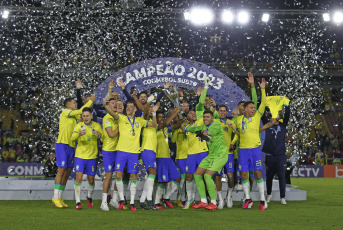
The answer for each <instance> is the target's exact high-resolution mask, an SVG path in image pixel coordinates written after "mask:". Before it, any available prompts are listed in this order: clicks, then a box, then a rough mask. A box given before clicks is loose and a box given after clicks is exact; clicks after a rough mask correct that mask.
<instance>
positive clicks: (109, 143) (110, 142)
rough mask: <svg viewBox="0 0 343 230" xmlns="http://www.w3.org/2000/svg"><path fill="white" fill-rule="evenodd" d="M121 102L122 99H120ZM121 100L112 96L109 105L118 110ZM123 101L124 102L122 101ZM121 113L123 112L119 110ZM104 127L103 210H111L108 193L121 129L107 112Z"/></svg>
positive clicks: (103, 121)
mask: <svg viewBox="0 0 343 230" xmlns="http://www.w3.org/2000/svg"><path fill="white" fill-rule="evenodd" d="M120 102H121V101H120ZM117 103H118V104H119V101H116V100H115V99H114V98H110V99H109V100H108V103H107V105H108V106H109V107H110V108H111V109H112V110H113V111H115V112H117V105H116V104H117ZM121 103H122V102H121ZM119 114H121V112H119ZM102 127H103V133H104V136H103V139H102V142H103V146H102V157H103V162H104V168H105V173H106V176H105V179H104V182H103V185H102V186H103V187H102V190H103V191H102V202H101V206H100V208H101V210H103V211H109V208H108V205H107V195H108V191H109V187H110V184H111V180H112V175H113V172H114V167H115V160H116V156H117V152H116V147H117V144H118V138H119V129H118V124H115V122H114V120H113V117H112V116H111V115H110V114H106V115H105V116H104V118H103V120H102Z"/></svg>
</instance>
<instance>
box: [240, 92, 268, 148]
mask: <svg viewBox="0 0 343 230" xmlns="http://www.w3.org/2000/svg"><path fill="white" fill-rule="evenodd" d="M265 106H266V91H265V89H262V100H261V104H260V107H259V108H258V110H257V111H256V112H255V114H254V116H253V117H249V118H247V117H245V115H241V116H239V117H237V126H236V127H237V129H238V131H239V133H240V144H239V148H241V149H252V148H256V147H258V146H260V145H261V139H260V122H261V117H262V115H263V113H264V110H265Z"/></svg>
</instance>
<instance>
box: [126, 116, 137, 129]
mask: <svg viewBox="0 0 343 230" xmlns="http://www.w3.org/2000/svg"><path fill="white" fill-rule="evenodd" d="M127 119H128V120H129V122H130V124H131V127H132V133H135V119H136V117H133V121H132V122H131V120H130V118H129V116H127Z"/></svg>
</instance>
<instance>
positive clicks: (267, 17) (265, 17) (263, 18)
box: [262, 13, 270, 22]
mask: <svg viewBox="0 0 343 230" xmlns="http://www.w3.org/2000/svg"><path fill="white" fill-rule="evenodd" d="M269 17H270V15H269V14H267V13H264V14H263V15H262V22H268V21H269Z"/></svg>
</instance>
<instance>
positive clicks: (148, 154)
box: [141, 150, 157, 172]
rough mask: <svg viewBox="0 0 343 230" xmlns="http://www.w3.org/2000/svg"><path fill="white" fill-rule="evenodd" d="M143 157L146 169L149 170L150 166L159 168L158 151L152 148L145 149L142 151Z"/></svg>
mask: <svg viewBox="0 0 343 230" xmlns="http://www.w3.org/2000/svg"><path fill="white" fill-rule="evenodd" d="M141 158H142V160H143V163H144V166H145V171H147V172H148V169H149V168H154V169H156V168H157V165H156V153H155V152H154V151H152V150H143V151H142V152H141Z"/></svg>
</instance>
